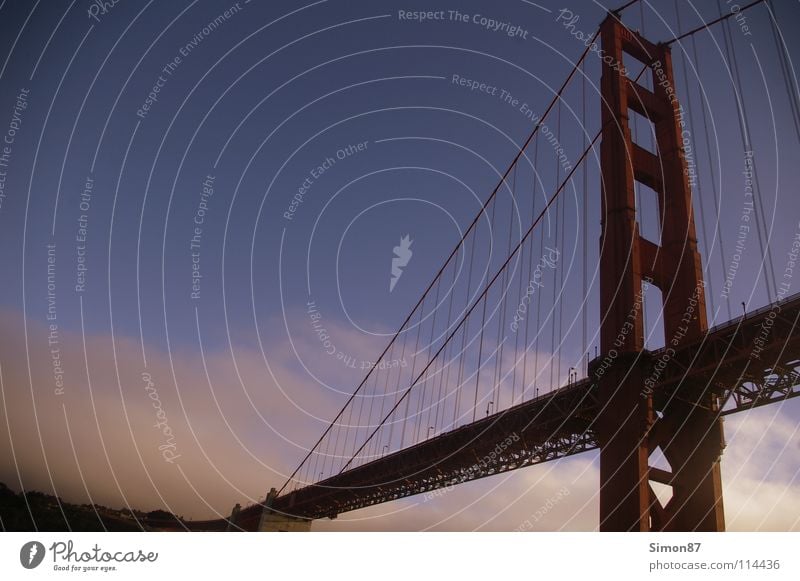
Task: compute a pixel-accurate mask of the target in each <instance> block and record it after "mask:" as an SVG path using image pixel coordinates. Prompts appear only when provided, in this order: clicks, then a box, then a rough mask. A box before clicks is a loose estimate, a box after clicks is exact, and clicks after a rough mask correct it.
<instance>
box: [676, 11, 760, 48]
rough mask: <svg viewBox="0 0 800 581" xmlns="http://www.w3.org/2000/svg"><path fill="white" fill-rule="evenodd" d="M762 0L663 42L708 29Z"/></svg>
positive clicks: (680, 38) (677, 39)
mask: <svg viewBox="0 0 800 581" xmlns="http://www.w3.org/2000/svg"><path fill="white" fill-rule="evenodd" d="M764 1H765V0H755V1H754V2H751V3H750V4H747V5H745V6H742V7H741V8H740V9H739V11H738V12H729V13H728V14H724V15H722V16H720V17H719V18H716V19H714V20H712V21H711V22H705V23H703V24H701V25H700V26H698V27H697V28H693V29H692V30H690V31H689V32H684V33H683V34H681V35H679V36H676V37H675V38H673V39H670V40H668V41H666V42H665V43H664V44H666V45H667V46H669V45H671V44H672V43H673V42H677V41H679V40H682V39H684V38H686V37H687V36H691V35H693V34H696V33H698V32H700V31H701V30H706V29H708V28H709V27H711V26H713V25H715V24H717V23H718V22H722V21H723V20H727V19H728V18H730V17H731V16H735V15H737V14H741V13H742V12H744V11H745V10H748V9H749V8H752V7H753V6H755V5H757V4H761V3H762V2H764Z"/></svg>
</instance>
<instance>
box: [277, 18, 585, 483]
mask: <svg viewBox="0 0 800 581" xmlns="http://www.w3.org/2000/svg"><path fill="white" fill-rule="evenodd" d="M599 34H600V30H599V29H598V30H596V31H595V33H594V34H593V35H592V37H591V39H590V40H589V42H587V43H586V48H585V49H584V51H583V52H582V53H581V56H580V57H579V58H578V60H577V61H576V62H575V64H574V65H573V67H572V70H571V71H570V72H569V74H568V75H567V77H566V79H565V80H564V82H563V83H562V84H561V86H560V87H559V89H558V91H556V94H555V96H554V97H553V99H552V100H551V101H550V103H549V104H548V105H547V107H546V109H545V111H544V113H543V114H542V116H541V117H540V118H539V121H538V122H537V123H536V126H535V127H534V128H533V130H532V131H531V133H530V135H528V137H527V139H526V140H525V142H524V143H523V144H522V146H521V147H520V149H519V152H518V153H517V154H516V155H515V156H514V159H513V160H512V161H511V163H510V164H509V166H508V168H507V169H506V171H505V173H504V174H503V176H502V178H501V179H500V182H499V183H498V184H497V186H495V188H494V190H493V191H492V193H491V194H490V195H489V197H488V198H487V199H486V201H485V202H484V203H483V206H482V207H481V209H480V211H479V212H478V214H477V215H476V216H475V218H474V219H473V220H472V222H471V223H470V225H469V226H468V227H467V229H466V230H465V231H464V234H463V235H462V236H461V239H460V240H459V242H458V243H457V244H456V246H455V248H454V249H453V250H452V251H451V252H450V254H449V256H448V257H447V259H446V260H445V262H444V264H443V265H442V267H441V268H440V269H439V271H438V272H437V273H436V275H435V276H434V277H433V280H431V282H430V284H429V285H428V286H427V288H426V289H425V291H424V292H423V294H422V296H421V297H420V299H419V300H418V301H417V304H416V305H415V306H414V307H413V308H412V309H411V312H410V313H409V314H408V316H407V317H406V319H405V321H403V324H402V325H400V328H399V330H398V331H397V333H395V334H394V336H393V337H392V339H391V340H390V341H389V344H388V345H386V347H385V348H384V350H383V352H382V353H381V354H380V356H379V357H378V359H377V360H376V363H377V362H378V361H381V360H382V359H383V357H384V356H385V355H386V353H387V352H388V351H389V348H390V347H391V345H392V343H394V341H395V340H396V339H397V337H398V335H399V334H400V333H401V332H402V330H403V329H404V328H405V326H406V325H407V324H408V322H409V321H410V320H411V318H412V317H413V315H414V313H415V312H416V310H417V309H418V308H419V306H420V304H421V303H422V302H423V301H424V300H425V296H426V295H427V294H428V292H430V290H431V288H433V285H434V284H435V283H436V281H437V280H438V279H439V277H440V276H441V274H442V272H444V269H445V268H446V267H447V265H448V264H449V263H450V261H451V260H452V258H453V256H455V254H456V251H457V250H458V248H459V247H460V246H461V245H462V244H463V243H464V241H465V239H466V237H467V236H469V234H470V232H471V231H472V229H473V228H474V227H475V225H476V224H477V223H478V220H480V218H481V216H482V215H483V213H484V211H485V210H486V208H487V207H488V205H489V204H490V203H491V202H492V200H493V199H494V197H495V196H496V194H497V192H498V191H499V190H500V187H501V186H502V185H503V183H504V182H505V180H506V178H507V177H508V174H509V173H510V172H511V169H512V168H513V167H514V166H515V165H516V164H517V162H518V161H519V159H520V158H521V157H522V155H523V154H524V153H525V149H526V148H527V147H528V144H529V143H530V142H531V141H532V140H533V138H534V137H535V136H536V134H537V133H538V132H539V128H540V127H541V126H542V123H543V122H544V120H545V119H546V118H547V115H548V114H549V113H550V111H551V110H552V108H553V106H554V105H555V104H556V103H557V102H558V101H559V100H560V99H561V94H562V93H563V91H564V89H566V87H567V85H568V84H569V83H570V81H571V80H572V77H573V76H574V75H575V72H576V71H577V70H578V67H580V65H581V63H582V62H583V61H584V59H585V58H586V55H587V54H589V50H590V48H591V47H592V44H593V43H594V41H595V40H596V39H597V36H598V35H599ZM374 368H375V367H372V368H371V369H370V370H369V371H368V372H367V374H366V376H365V377H364V379H363V380H362V381H361V383H360V384H359V385H358V387H357V388H356V389H355V391H354V392H353V394H352V395H351V396H350V398H349V399H348V400H347V401H346V402H345V404H344V406H342V409H341V410H339V412H338V413H337V414H336V416H335V417H334V419H333V420H332V421H331V423H330V424H329V425H328V427H327V428H326V429H325V430H324V431H323V433H322V435H321V436H320V437H319V439H318V440H317V441H316V443H315V444H314V445H313V446H312V447H311V448H310V449H309V451H308V453H307V454H306V455H305V457H304V458H303V460H301V462H300V464H299V465H298V466H297V468H295V469H294V471H293V472H292V473H291V474H290V475H289V477H288V478H287V479H286V482H284V484H283V486H281V488H280V489H279V490H278V495H280V493H281V492H283V490H284V489H285V488H286V486H287V485H288V484H289V483H290V482H291V481H292V479H293V478H294V477H295V475H296V474H297V472H298V471H299V470H300V468H301V467H302V466H303V464H304V463H305V462H306V461H307V460H308V458H309V457H310V456H311V454H312V453H313V452H314V450H315V449H316V448H317V446H319V444H320V443H321V442H322V440H323V439H325V436H327V435H328V433H329V432H330V430H331V429H332V427H333V426H334V424H335V423H336V421H337V420H338V419H339V418H340V417H341V415H342V414H343V413H344V410H345V409H346V408H347V406H348V405H349V404H350V402H351V401H353V399H354V398H355V396H356V395H357V394H358V392H359V391H360V390H361V388H362V387H363V385H364V384H365V382H366V381H367V379H368V378H369V376H370V374H371V373H372V371H373V369H374Z"/></svg>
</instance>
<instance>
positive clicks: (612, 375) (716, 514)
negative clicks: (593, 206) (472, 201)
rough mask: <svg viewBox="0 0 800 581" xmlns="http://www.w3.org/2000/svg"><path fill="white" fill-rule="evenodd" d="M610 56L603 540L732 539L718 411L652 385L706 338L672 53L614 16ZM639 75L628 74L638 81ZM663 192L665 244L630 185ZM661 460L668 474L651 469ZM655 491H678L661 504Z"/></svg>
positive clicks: (598, 364) (696, 388)
mask: <svg viewBox="0 0 800 581" xmlns="http://www.w3.org/2000/svg"><path fill="white" fill-rule="evenodd" d="M600 38H601V43H602V48H603V51H604V52H603V53H601V57H603V72H602V78H601V95H602V101H603V102H602V104H601V106H602V124H603V125H602V127H603V128H602V144H601V154H600V155H601V175H602V189H601V191H602V234H601V241H600V244H601V249H600V271H601V278H600V307H601V310H600V312H601V317H602V319H601V340H600V343H601V351H602V352H601V354H600V356H599V357H598V358H597V359H596V360H595V361H594V362H593V364H592V368H593V371H592V373H593V374H594V376H595V377H598V378H599V390H600V394H601V402H602V404H601V405H602V406H603V411H602V412H601V414H600V416H599V418H598V426H597V428H598V429H597V434H598V439H599V442H600V450H601V451H600V530H603V531H657V530H674V531H693V530H698V531H721V530H724V528H725V522H724V516H723V507H722V488H721V481H720V468H719V458H720V454H721V453H722V449H723V448H724V436H723V431H722V422H721V419H720V418H719V416H718V414H717V411H718V410H717V409H715V405H716V403H715V400H714V399H713V398H712V397H711V395H710V394H706V393H705V392H704V389H703V388H704V386H702V385H683V386H681V388H680V389H679V390H678V392H677V393H676V394H674V396H672V397H669V398H665V397H663V396H662V395H661V394H658V393H656V394H654V393H653V391H652V389H651V388H650V386H651V385H652V384H653V382H654V380H656V379H657V377H658V373H659V369H663V366H665V365H667V364H668V363H669V357H670V353H673V351H672V349H677V348H678V347H679V346H681V345H683V344H685V343H686V342H688V341H692V340H694V339H697V338H699V337H700V336H701V335H702V334H703V332H704V331H705V330H706V329H707V327H708V322H707V319H706V310H705V293H704V283H703V272H702V262H701V258H700V254H699V252H698V249H697V239H696V234H695V225H694V216H693V212H692V192H691V183H690V182H691V179H690V178H691V176H692V175H693V174H692V172H690V169H691V168H690V166H689V165H688V164H687V159H686V155H685V152H684V144H683V140H684V138H690V136H689V135H688V133H687V132H686V131H685V129H684V126H683V109H682V108H681V106H680V104H679V102H678V99H677V94H676V92H675V89H674V87H675V84H674V82H673V72H672V59H671V55H670V50H669V47H668V46H666V45H655V44H653V43H651V42H649V41H647V40H646V39H645V38H643V37H642V36H641V35H640V34H638V33H636V32H633V31H631V30H629V29H627V28H626V27H625V26H624V25H623V24H622V23H621V22H620V21H619V20H618V18H617V17H616V16H615V15H614V14H610V15H609V16H608V17H607V18H606V20H605V21H604V22H603V24H602V25H601V28H600ZM626 55H627V56H628V57H633V58H634V59H636V60H638V61H640V62H641V63H643V64H644V65H646V66H647V69H646V70H645V74H648V75H650V76H651V78H652V87H653V89H654V90H653V91H650V90H648V89H647V88H645V87H644V86H642V85H641V84H640V83H638V82H635V81H634V80H633V75H631V76H630V77H629V76H628V75H627V74H626V71H625V70H624V66H625V64H626V60H627V62H628V65H633V63H635V61H633V59H631V58H628V59H626V58H625V56H626ZM635 68H636V66H635V65H633V66H630V69H631V70H633V72H634V74H635V72H636V71H635V70H634V69H635ZM630 111H634V112H636V113H638V114H639V115H641V116H642V117H644V118H645V119H649V121H650V122H651V123H652V125H653V129H654V133H655V141H656V145H657V150H656V152H655V153H651V152H650V151H648V150H647V149H645V148H644V147H641V146H640V145H638V144H637V143H635V142H634V141H633V139H632V137H631V131H630V121H631V120H630V117H629V114H630ZM637 181H638V182H639V183H641V184H644V185H646V186H647V187H649V188H650V189H652V190H653V191H655V192H656V194H657V198H658V205H659V216H660V219H661V225H662V228H661V239H660V240H647V239H645V238H644V237H642V235H641V234H640V231H639V226H638V224H637V222H636V196H635V193H634V183H635V182H637ZM649 285H653V286H655V287H657V288H658V289H659V290H660V291H661V293H662V297H663V326H664V335H665V337H664V340H665V347H666V350H665V353H664V355H663V356H660V357H659V359H658V360H657V361H653V360H652V358H651V357H650V356H649V355H648V352H647V351H645V348H644V346H645V342H644V333H645V329H644V324H643V308H642V307H643V296H644V292H645V289H646V288H647V287H648V286H649ZM657 450H660V451H661V453H662V454H663V457H664V458H665V459H666V460H667V462H668V463H669V469H666V468H663V467H662V468H656V467H652V466H651V459H652V455H653V454H654V453H657ZM653 483H660V484H662V485H666V486H667V487H668V488H666V489H665V491H668V490H669V489H670V488H671V493H672V496H671V498H670V499H669V501H668V502H664V503H663V504H662V502H660V501H659V499H658V498H657V496H656V494H655V492H654V486H653Z"/></svg>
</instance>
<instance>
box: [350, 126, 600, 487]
mask: <svg viewBox="0 0 800 581" xmlns="http://www.w3.org/2000/svg"><path fill="white" fill-rule="evenodd" d="M602 132H603V127H601V128H600V130H599V131H598V132H597V135H595V137H594V139H592V141H591V143H590V144H589V147H587V148H586V149H585V150H584V152H583V153H582V154H581V156H580V158H579V159H578V160H577V163H576V164H575V166H574V167H573V168H572V169H571V170H570V172H569V173H568V174H567V176H566V177H565V178H564V181H563V182H562V183H561V184H560V185H559V186H558V188H557V189H556V191H555V192H554V193H553V195H552V196H551V198H550V199H549V200H548V202H547V204H545V206H544V209H542V211H541V213H540V214H539V216H538V217H537V218H536V220H535V221H534V223H533V224H531V226H530V227H529V228H528V230H527V231H526V233H525V235H524V236H523V237H522V239H521V240H520V241H519V243H517V245H516V246H515V247H514V250H513V251H512V252H511V254H510V255H509V256H508V258H506V260H505V262H503V264H502V265H501V266H500V268H499V269H498V271H497V272H496V273H495V274H494V276H493V277H492V278H491V280H490V281H489V282H488V284H487V285H486V287H485V288H484V289H483V291H482V292H481V295H480V297H478V299H477V300H476V301H475V302H474V303H473V304H472V306H471V307H470V308H469V309H468V310H467V311H466V313H465V314H464V316H463V317H462V318H461V321H459V323H458V325H457V326H456V328H455V329H454V330H453V331H452V332H451V333H450V335H449V336H448V337H447V339H445V342H444V344H442V345H441V346H440V347H439V349H438V350H437V351H436V353H435V354H434V356H433V357H434V359H435V358H436V357H438V356H439V354H440V353H441V352H442V350H443V349H444V346H445V345H446V344H447V343H448V342H449V341H450V340H451V339H452V338H453V337H454V336H455V334H456V333H457V332H458V330H459V329H460V328H461V326H462V325H463V324H464V321H465V320H466V319H467V318H468V317H469V316H470V314H471V313H472V311H474V310H475V308H476V307H477V306H478V304H479V303H480V302H481V301H482V300H484V299H485V298H486V296H487V294H488V292H489V290H490V289H491V288H492V286H493V285H494V283H495V282H496V281H497V279H498V277H499V276H500V274H501V273H502V272H503V270H504V269H505V268H506V267H507V266H508V264H509V263H510V262H511V260H512V259H513V258H514V256H515V255H516V254H517V252H518V251H519V249H520V247H521V246H522V245H523V244H524V243H525V241H526V240H527V239H528V237H529V236H530V235H531V233H532V232H533V231H534V229H535V228H536V226H538V225H539V223H540V222H541V220H542V218H543V217H544V215H545V214H546V213H547V211H548V210H549V208H550V206H551V205H552V204H553V202H555V201H556V200H558V199H559V197H560V196H561V192H563V191H564V188H565V187H566V185H567V183H569V181H570V179H571V178H572V175H573V174H574V173H575V171H576V170H577V169H578V167H579V166H580V165H581V164H582V163H583V161H584V160H585V159H586V156H587V155H588V154H589V152H590V151H591V150H593V149H594V144H595V143H596V142H597V140H598V139H600V135H601V134H602ZM432 363H433V361H429V362H428V363H427V364H426V366H425V368H424V369H423V370H422V371H421V372H420V374H419V375H418V376H417V378H416V379H415V380H414V381H413V382H412V384H411V385H410V386H409V387H408V389H406V390H405V392H404V393H403V395H402V397H401V398H400V401H402V400H403V399H405V398H406V397H407V396H408V394H409V393H411V390H412V389H413V388H414V386H415V385H416V383H417V382H418V381H419V379H420V378H421V377H422V375H423V374H424V373H425V371H427V369H428V367H430V365H431V364H432ZM400 401H398V402H397V403H396V404H395V407H394V408H393V409H392V410H391V411H390V413H389V415H390V414H391V413H392V412H393V411H394V409H396V408H397V407H398V406H399V404H400ZM389 415H387V416H386V417H385V418H384V419H383V421H384V422H385V421H386V420H387V419H388V417H389ZM375 432H377V429H376V430H375V431H373V432H372V434H371V435H370V436H369V438H367V440H366V441H365V442H364V443H363V444H362V445H361V448H359V450H358V451H356V455H357V454H358V453H359V452H360V451H361V450H362V449H363V448H364V446H366V445H367V443H368V442H369V440H370V439H371V438H372V437H373V436H374V435H375ZM352 461H353V458H351V459H350V460H349V461H348V462H347V464H345V465H344V467H342V469H341V470H340V471H339V474H341V473H342V472H344V471H345V470H346V469H347V467H348V466H349V465H350V464H351V463H352Z"/></svg>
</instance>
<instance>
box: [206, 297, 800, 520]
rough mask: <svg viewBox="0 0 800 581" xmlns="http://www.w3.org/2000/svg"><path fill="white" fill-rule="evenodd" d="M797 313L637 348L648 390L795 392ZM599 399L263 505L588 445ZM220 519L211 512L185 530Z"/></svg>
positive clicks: (322, 511)
mask: <svg viewBox="0 0 800 581" xmlns="http://www.w3.org/2000/svg"><path fill="white" fill-rule="evenodd" d="M799 318H800V294H797V295H794V296H792V297H790V298H789V299H787V300H784V301H782V302H780V303H776V304H773V305H770V306H768V307H765V308H763V309H759V310H758V311H755V312H753V313H749V314H748V315H747V316H746V317H744V318H742V319H739V320H735V321H732V322H730V323H726V324H724V325H721V326H718V327H715V328H713V329H710V330H709V332H708V334H706V335H704V336H703V338H702V339H700V340H698V341H697V342H695V343H693V344H691V345H688V346H686V347H683V348H681V349H680V350H678V351H676V352H668V351H667V350H666V349H663V348H662V349H659V350H657V351H653V352H646V353H643V354H642V357H643V358H644V359H646V360H647V362H648V363H647V364H649V365H653V364H655V363H656V362H659V361H663V362H664V367H663V369H662V371H661V373H660V374H659V380H658V385H657V388H656V390H655V392H654V397H656V398H657V399H660V400H662V401H663V400H664V399H666V398H673V397H677V398H683V399H686V398H693V397H698V396H699V394H700V393H702V392H703V391H704V390H707V389H711V390H712V391H713V392H714V394H715V395H716V396H717V399H718V402H719V406H720V409H721V413H722V414H730V413H734V412H738V411H743V410H747V409H752V408H754V407H758V406H761V405H765V404H768V403H774V402H776V401H781V400H784V399H789V398H792V397H796V396H798V395H800V389H798V388H799V387H800V335H798V333H797V332H796V329H797V326H798V320H799ZM698 386H699V388H698ZM599 403H600V402H599V401H598V399H597V384H596V383H594V382H592V381H590V380H589V379H584V380H582V381H579V382H577V383H574V384H572V385H569V386H566V387H563V388H561V389H557V390H555V391H553V392H550V393H547V394H544V395H542V396H539V397H537V398H535V399H532V400H530V401H527V402H524V403H522V404H519V405H517V406H515V407H513V408H510V409H507V410H503V411H501V412H499V413H496V414H494V415H491V416H488V417H486V418H482V419H480V420H478V421H476V422H474V423H471V424H469V425H466V426H462V427H460V428H458V429H455V430H452V431H450V432H447V433H444V434H441V435H439V436H436V437H433V438H430V439H429V440H426V441H424V442H421V443H419V444H417V445H414V446H411V447H409V448H406V449H403V450H400V451H398V452H395V453H392V454H388V455H386V456H384V457H382V458H380V459H378V460H374V461H372V462H369V463H367V464H364V465H361V466H358V467H355V468H353V469H350V470H347V471H346V472H343V473H341V474H337V475H335V476H333V477H331V478H328V479H326V480H323V481H321V482H318V483H315V484H313V485H310V486H306V487H304V488H301V489H298V490H295V491H292V492H291V493H289V494H286V495H283V496H280V497H278V498H276V499H275V500H274V503H273V505H272V509H273V510H275V511H277V512H282V513H285V514H287V515H292V516H297V517H304V518H310V519H316V518H323V517H334V516H336V515H337V514H341V513H343V512H347V511H350V510H356V509H359V508H363V507H366V506H370V505H373V504H379V503H382V502H388V501H391V500H396V499H398V498H403V497H406V496H411V495H414V494H420V493H423V492H427V491H430V490H434V489H437V488H442V487H445V486H451V485H455V484H460V483H462V482H467V481H469V480H475V479H478V478H483V477H486V476H491V475H493V474H499V473H501V472H507V471H509V470H515V469H517V468H522V467H524V466H530V465H533V464H540V463H542V462H547V461H548V460H554V459H558V458H563V457H565V456H569V455H572V454H577V453H580V452H584V451H587V450H591V449H593V448H596V447H597V446H598V442H597V439H596V435H595V433H594V431H593V426H594V422H595V420H596V418H597V414H598V411H599ZM262 510H263V507H262V505H260V504H256V505H253V506H250V507H247V508H245V509H244V510H242V512H241V513H240V515H239V518H238V519H237V522H236V526H237V527H238V528H242V529H245V530H256V529H257V527H258V521H259V518H260V515H261V512H262ZM202 526H207V527H209V528H205V529H201V528H200V527H202ZM226 526H227V521H225V520H219V521H207V522H206V523H196V524H195V526H193V527H192V528H193V529H196V530H220V529H221V528H222V529H224V528H225V527H226Z"/></svg>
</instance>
